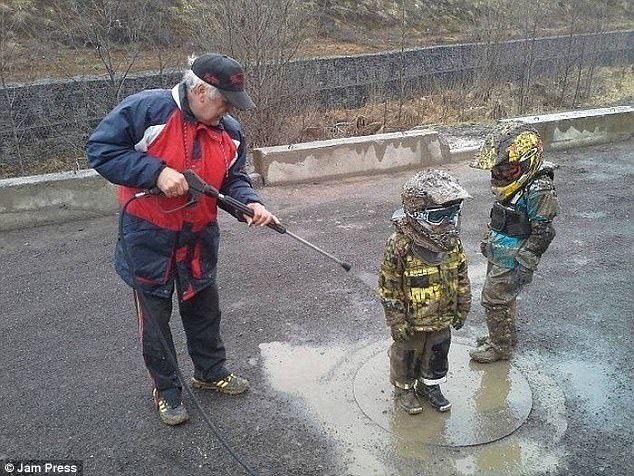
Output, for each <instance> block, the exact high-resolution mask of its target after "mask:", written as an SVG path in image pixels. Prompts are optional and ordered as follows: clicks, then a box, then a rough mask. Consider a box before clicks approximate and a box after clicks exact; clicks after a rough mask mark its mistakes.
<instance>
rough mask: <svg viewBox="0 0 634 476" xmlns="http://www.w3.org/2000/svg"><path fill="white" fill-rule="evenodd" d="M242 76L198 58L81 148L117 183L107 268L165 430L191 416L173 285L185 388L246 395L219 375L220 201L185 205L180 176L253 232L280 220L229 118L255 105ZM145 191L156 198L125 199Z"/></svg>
mask: <svg viewBox="0 0 634 476" xmlns="http://www.w3.org/2000/svg"><path fill="white" fill-rule="evenodd" d="M244 79H245V78H244V72H243V69H242V67H241V66H240V64H239V63H238V62H236V61H235V60H234V59H232V58H230V57H228V56H223V55H219V54H206V55H203V56H200V57H199V58H197V59H195V60H194V61H193V62H192V64H191V69H190V70H188V71H187V72H186V73H185V75H184V77H183V81H182V82H181V83H179V84H178V85H176V86H175V87H174V88H173V89H172V90H158V89H155V90H147V91H142V92H140V93H137V94H134V95H132V96H130V97H128V98H126V99H124V100H123V101H122V102H121V103H120V104H119V105H118V106H116V107H115V108H114V109H113V110H112V111H111V112H110V113H109V114H108V115H107V116H106V117H105V118H104V119H103V120H102V121H101V123H100V124H99V125H98V126H97V128H96V129H95V131H94V132H93V134H92V135H91V137H90V139H89V140H88V144H87V156H88V160H89V161H90V164H91V165H92V166H93V167H94V168H95V170H97V172H99V173H100V174H101V175H102V176H104V177H105V178H106V179H107V180H109V181H110V182H113V183H115V184H118V185H119V202H120V204H121V205H122V217H121V219H122V222H121V223H122V226H121V236H120V237H119V240H118V243H117V248H116V252H115V267H116V270H117V273H118V274H119V275H120V276H121V278H122V279H123V280H124V281H125V282H126V283H127V284H128V285H130V286H131V287H132V288H133V293H134V299H135V304H136V310H137V315H138V318H139V330H140V337H141V339H142V346H143V357H144V360H145V364H146V366H147V368H148V371H149V374H150V377H151V379H152V382H153V386H154V390H153V397H154V403H155V405H156V408H157V411H158V414H159V417H160V419H161V421H162V422H163V423H165V424H168V425H177V424H179V423H183V422H184V421H186V420H187V419H188V418H189V416H188V414H187V411H186V409H185V407H184V405H183V403H182V401H181V390H182V388H181V384H180V382H179V380H178V377H177V374H176V370H177V369H176V368H175V367H174V365H173V362H175V355H176V354H175V349H174V343H173V341H172V336H171V332H170V328H169V320H170V317H171V314H172V294H173V292H174V288H176V290H177V293H178V305H179V310H180V315H181V319H182V321H183V327H184V330H185V334H186V336H187V347H188V351H189V355H190V357H191V359H192V361H193V364H194V378H193V381H192V386H193V387H194V388H203V389H213V390H216V391H218V392H222V393H226V394H231V395H235V394H240V393H242V392H244V391H246V390H247V389H248V387H249V383H248V382H247V380H245V379H244V378H241V377H238V376H236V375H234V374H233V373H231V372H230V371H229V370H227V369H226V367H225V360H226V353H225V347H224V344H223V342H222V339H221V337H220V307H219V298H218V288H217V284H216V263H217V259H218V241H219V229H218V223H217V221H216V216H217V213H218V211H217V203H216V199H213V198H210V197H206V196H200V197H198V199H197V200H195V201H193V202H192V201H191V200H190V199H189V198H188V189H189V188H188V183H187V181H186V179H185V176H184V175H183V173H182V172H183V171H184V170H187V169H191V170H193V171H194V172H196V174H198V175H199V176H200V177H201V178H202V179H203V180H204V181H205V182H207V183H208V184H210V185H212V186H213V187H215V188H216V189H219V190H220V191H221V192H222V193H223V194H226V195H228V196H231V197H233V198H235V199H237V200H239V201H241V202H243V203H245V204H246V205H247V206H248V207H249V208H251V210H253V217H248V216H245V217H239V218H240V219H244V220H246V221H247V222H248V223H249V225H260V226H265V225H267V224H268V223H271V221H274V222H277V218H276V217H275V216H274V215H272V214H271V213H270V212H269V211H268V210H267V209H266V208H265V207H264V206H263V205H262V204H261V200H260V198H259V196H258V194H257V193H256V192H255V190H254V189H253V188H252V186H251V182H250V180H249V177H248V175H247V174H246V173H245V171H244V166H245V162H246V150H247V149H246V144H245V140H244V136H243V135H242V132H241V129H240V125H239V123H238V122H237V121H236V120H235V119H234V118H232V117H231V116H230V115H228V114H229V113H230V112H231V111H232V109H233V108H234V107H235V108H237V109H240V110H247V109H251V108H253V107H255V105H254V103H253V101H252V100H251V98H250V97H249V95H248V94H247V92H246V91H245V89H244ZM153 188H158V189H159V190H160V192H161V195H157V196H151V197H144V198H141V199H138V200H135V199H133V197H134V196H135V195H136V194H138V193H139V192H140V191H142V190H147V189H153ZM128 202H129V203H128ZM124 205H126V206H125V207H124ZM161 335H162V336H163V338H164V339H163V340H164V341H165V342H166V344H167V346H168V347H169V348H168V349H166V348H165V345H163V344H162V342H161V340H162V339H161ZM168 352H169V354H171V356H173V357H174V358H170V357H169V355H168Z"/></svg>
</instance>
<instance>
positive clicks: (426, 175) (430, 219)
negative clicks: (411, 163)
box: [395, 170, 470, 251]
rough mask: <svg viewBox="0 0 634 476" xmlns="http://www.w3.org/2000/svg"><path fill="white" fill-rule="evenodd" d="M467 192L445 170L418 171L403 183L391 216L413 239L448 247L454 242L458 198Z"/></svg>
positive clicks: (458, 204)
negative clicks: (396, 209) (399, 207)
mask: <svg viewBox="0 0 634 476" xmlns="http://www.w3.org/2000/svg"><path fill="white" fill-rule="evenodd" d="M469 196H470V195H469V194H468V193H467V191H466V190H465V189H464V188H463V187H462V186H461V185H460V184H459V183H458V181H457V180H456V179H455V178H454V177H452V176H451V175H449V174H448V173H447V172H444V171H442V170H428V171H426V172H419V173H417V174H416V175H414V176H413V177H411V178H410V179H409V180H407V181H406V182H405V184H404V185H403V190H402V192H401V201H402V204H403V208H402V210H399V211H397V213H396V214H395V216H400V223H401V227H400V228H401V230H402V231H403V232H404V233H405V234H406V235H408V236H409V237H410V238H411V239H412V240H413V241H414V243H416V244H418V245H421V246H427V247H428V248H429V246H428V245H429V244H432V245H433V247H434V248H437V249H438V250H439V251H449V250H451V249H453V248H455V246H456V245H457V244H458V239H459V235H458V234H459V231H460V213H461V211H462V202H463V200H464V199H465V198H467V197H469ZM399 212H400V214H399Z"/></svg>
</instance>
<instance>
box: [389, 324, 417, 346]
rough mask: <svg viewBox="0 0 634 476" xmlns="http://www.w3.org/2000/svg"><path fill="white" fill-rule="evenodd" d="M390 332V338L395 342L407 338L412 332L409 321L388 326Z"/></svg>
mask: <svg viewBox="0 0 634 476" xmlns="http://www.w3.org/2000/svg"><path fill="white" fill-rule="evenodd" d="M390 332H391V333H392V339H394V340H395V341H396V342H401V341H404V340H407V339H408V338H409V337H410V336H411V335H412V334H413V333H414V331H413V330H412V328H411V326H410V325H409V322H400V323H398V324H394V325H393V326H391V327H390Z"/></svg>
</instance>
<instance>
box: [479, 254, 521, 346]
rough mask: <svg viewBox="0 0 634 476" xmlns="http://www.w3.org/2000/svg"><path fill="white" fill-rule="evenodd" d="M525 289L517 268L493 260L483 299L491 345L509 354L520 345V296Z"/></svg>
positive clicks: (488, 271)
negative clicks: (517, 323) (507, 266)
mask: <svg viewBox="0 0 634 476" xmlns="http://www.w3.org/2000/svg"><path fill="white" fill-rule="evenodd" d="M521 290H522V285H521V284H520V283H519V279H518V269H517V268H515V269H508V268H503V267H501V266H497V265H495V264H493V263H491V262H489V264H488V267H487V275H486V280H485V282H484V287H483V288H482V299H481V301H480V302H481V304H482V306H483V307H484V310H485V314H486V320H487V327H488V328H489V338H490V341H491V344H492V346H493V348H494V349H495V350H496V351H497V352H499V353H500V354H503V355H505V356H508V355H510V354H511V352H512V351H513V347H515V345H516V344H517V334H516V329H515V325H516V324H515V323H516V320H517V304H516V299H517V296H518V294H519V293H520V291H521Z"/></svg>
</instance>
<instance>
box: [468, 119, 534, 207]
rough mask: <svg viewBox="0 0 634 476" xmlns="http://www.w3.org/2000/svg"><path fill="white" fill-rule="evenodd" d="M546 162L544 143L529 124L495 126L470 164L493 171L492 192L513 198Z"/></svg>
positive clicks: (498, 195) (503, 197)
mask: <svg viewBox="0 0 634 476" xmlns="http://www.w3.org/2000/svg"><path fill="white" fill-rule="evenodd" d="M543 162H544V144H543V141H542V138H541V137H540V135H539V133H538V132H537V130H536V129H535V128H534V127H532V126H531V125H529V124H524V123H522V122H517V121H512V122H503V123H500V124H498V125H496V126H495V127H494V129H493V131H492V132H491V133H490V134H489V135H488V136H487V138H486V139H485V141H484V144H483V145H482V147H480V150H479V151H478V153H477V154H476V156H475V160H474V161H473V162H472V163H471V166H472V167H475V168H478V169H484V170H490V171H491V191H492V192H493V194H494V195H495V196H496V197H497V199H498V200H500V201H504V200H507V199H509V198H511V197H512V196H513V195H515V194H516V193H517V192H518V191H519V190H521V189H522V188H523V187H524V186H525V185H526V184H527V183H528V182H529V181H530V179H531V178H532V177H534V176H535V174H536V173H537V171H538V170H539V168H540V166H541V165H542V163H543Z"/></svg>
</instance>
